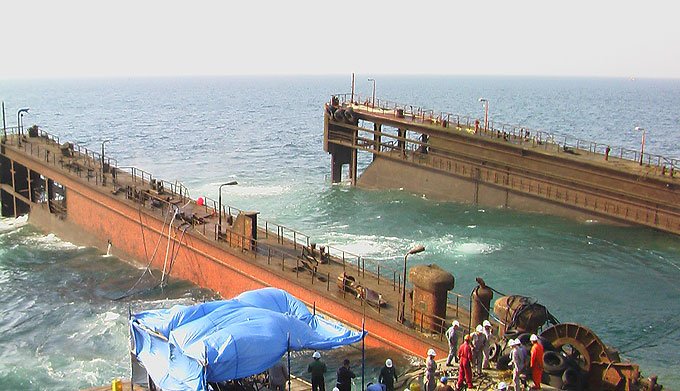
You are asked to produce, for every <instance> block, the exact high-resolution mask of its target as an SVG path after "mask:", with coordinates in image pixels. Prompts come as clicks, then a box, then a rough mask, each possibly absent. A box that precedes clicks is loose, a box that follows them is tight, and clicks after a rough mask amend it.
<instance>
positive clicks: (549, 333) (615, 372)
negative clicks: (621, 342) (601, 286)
mask: <svg viewBox="0 0 680 391" xmlns="http://www.w3.org/2000/svg"><path fill="white" fill-rule="evenodd" d="M541 337H543V338H545V340H547V341H549V342H550V343H551V344H552V345H553V347H554V348H555V349H556V350H557V351H560V352H562V353H564V354H565V355H566V356H567V357H569V358H571V359H572V360H574V361H575V362H576V363H578V365H579V367H581V369H582V370H583V371H585V372H586V373H587V378H588V384H589V385H590V388H591V389H596V390H638V389H642V387H643V386H642V384H641V381H640V368H639V366H638V365H636V364H632V363H623V362H621V358H620V357H619V353H618V351H616V350H614V349H611V348H609V347H607V346H606V345H605V344H604V343H603V342H602V341H601V340H600V338H598V336H597V335H595V333H593V332H592V331H591V330H590V329H588V328H587V327H584V326H582V325H579V324H576V323H560V324H556V325H554V326H551V327H549V328H547V329H545V330H544V331H543V332H542V333H541Z"/></svg>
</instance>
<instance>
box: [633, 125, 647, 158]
mask: <svg viewBox="0 0 680 391" xmlns="http://www.w3.org/2000/svg"><path fill="white" fill-rule="evenodd" d="M635 130H637V131H638V132H639V131H642V144H640V165H642V156H643V155H644V153H645V132H646V130H645V128H641V127H639V126H636V127H635Z"/></svg>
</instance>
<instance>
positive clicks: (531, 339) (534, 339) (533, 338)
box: [529, 334, 538, 342]
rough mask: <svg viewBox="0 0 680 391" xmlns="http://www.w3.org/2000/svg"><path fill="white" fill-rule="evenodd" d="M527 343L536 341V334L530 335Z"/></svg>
mask: <svg viewBox="0 0 680 391" xmlns="http://www.w3.org/2000/svg"><path fill="white" fill-rule="evenodd" d="M529 341H531V342H536V341H538V337H537V336H536V334H531V337H529Z"/></svg>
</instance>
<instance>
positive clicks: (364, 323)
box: [361, 307, 366, 391]
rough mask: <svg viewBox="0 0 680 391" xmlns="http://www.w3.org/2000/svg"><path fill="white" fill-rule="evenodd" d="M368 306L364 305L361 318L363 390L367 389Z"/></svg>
mask: <svg viewBox="0 0 680 391" xmlns="http://www.w3.org/2000/svg"><path fill="white" fill-rule="evenodd" d="M365 312H366V307H364V318H363V319H362V320H361V335H362V338H361V391H363V390H364V389H365V387H364V375H365V373H366V337H364V336H363V335H364V333H365V332H366V313H365Z"/></svg>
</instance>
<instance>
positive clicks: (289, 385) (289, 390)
mask: <svg viewBox="0 0 680 391" xmlns="http://www.w3.org/2000/svg"><path fill="white" fill-rule="evenodd" d="M286 350H287V351H288V391H291V389H290V387H291V384H290V332H289V333H288V349H286Z"/></svg>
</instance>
